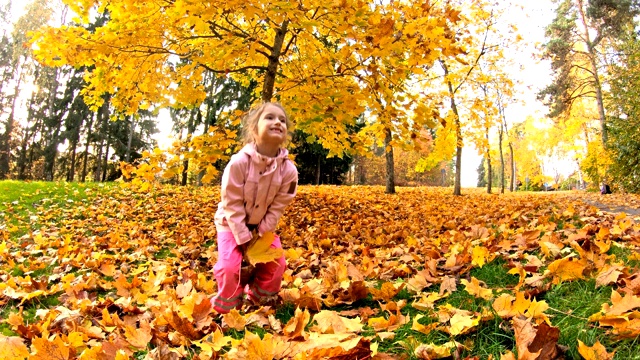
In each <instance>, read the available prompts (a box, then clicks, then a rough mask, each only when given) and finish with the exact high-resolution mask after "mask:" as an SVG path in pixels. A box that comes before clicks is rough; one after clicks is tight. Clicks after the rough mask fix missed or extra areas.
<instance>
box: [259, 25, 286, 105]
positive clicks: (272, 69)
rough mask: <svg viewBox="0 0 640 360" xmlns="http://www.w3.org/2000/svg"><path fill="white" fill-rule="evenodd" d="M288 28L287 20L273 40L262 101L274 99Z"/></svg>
mask: <svg viewBox="0 0 640 360" xmlns="http://www.w3.org/2000/svg"><path fill="white" fill-rule="evenodd" d="M288 27H289V21H288V20H285V21H284V22H283V23H282V26H281V27H280V28H279V29H277V30H276V36H275V39H274V40H273V51H272V52H271V54H270V56H269V64H268V65H267V72H266V74H265V76H264V85H263V87H262V101H271V98H272V97H273V90H274V87H275V83H276V75H277V74H278V65H279V64H280V54H281V52H282V45H283V44H284V38H285V36H286V35H287V32H288Z"/></svg>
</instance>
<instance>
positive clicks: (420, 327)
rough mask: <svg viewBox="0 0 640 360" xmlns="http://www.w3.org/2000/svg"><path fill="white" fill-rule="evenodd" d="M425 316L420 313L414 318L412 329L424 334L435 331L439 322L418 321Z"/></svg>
mask: <svg viewBox="0 0 640 360" xmlns="http://www.w3.org/2000/svg"><path fill="white" fill-rule="evenodd" d="M423 317H424V315H422V314H418V315H416V317H415V318H413V325H411V330H415V331H419V332H421V333H423V334H427V335H428V334H429V333H430V332H431V331H433V330H434V329H435V328H436V327H437V326H438V323H435V322H434V323H431V324H429V325H422V324H420V323H419V322H418V321H419V320H420V319H422V318H423Z"/></svg>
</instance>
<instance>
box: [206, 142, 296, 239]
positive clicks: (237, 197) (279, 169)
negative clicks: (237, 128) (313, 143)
mask: <svg viewBox="0 0 640 360" xmlns="http://www.w3.org/2000/svg"><path fill="white" fill-rule="evenodd" d="M288 154H289V153H288V151H287V150H286V149H280V151H279V152H278V156H276V157H275V158H270V157H266V156H262V155H260V154H259V153H258V152H257V151H256V146H255V144H248V145H245V146H244V147H243V148H242V150H240V151H239V152H238V153H237V154H234V155H233V156H232V157H231V161H229V164H227V167H226V168H225V169H224V173H223V175H222V189H221V191H220V203H219V204H218V211H217V212H216V215H215V223H216V229H217V231H218V232H221V231H231V232H232V233H233V236H234V237H235V239H236V242H237V243H238V245H241V244H244V243H246V242H248V241H249V240H251V232H250V230H249V228H248V227H247V225H248V224H251V225H258V232H259V233H260V234H264V233H266V232H269V231H274V230H275V229H276V226H277V225H278V220H279V219H280V216H282V213H283V212H284V209H285V208H286V207H287V205H289V204H290V203H291V201H292V200H293V198H294V196H295V195H296V190H297V185H298V170H297V169H296V166H295V165H294V164H293V162H291V161H290V160H289V158H288Z"/></svg>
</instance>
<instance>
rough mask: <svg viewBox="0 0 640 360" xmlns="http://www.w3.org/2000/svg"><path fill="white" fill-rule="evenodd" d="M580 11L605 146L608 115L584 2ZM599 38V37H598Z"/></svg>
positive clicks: (579, 8) (579, 2) (579, 0)
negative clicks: (605, 109)
mask: <svg viewBox="0 0 640 360" xmlns="http://www.w3.org/2000/svg"><path fill="white" fill-rule="evenodd" d="M578 10H579V11H580V18H581V19H580V20H581V22H582V26H583V27H584V33H583V34H582V36H584V42H585V43H586V45H587V51H588V53H589V56H588V57H589V63H590V65H591V72H592V73H593V87H594V88H595V90H596V103H597V105H598V117H599V120H600V129H601V131H602V143H603V144H604V145H606V144H607V138H608V135H607V124H606V120H607V119H606V115H605V111H604V101H603V97H602V85H601V84H600V77H599V75H598V64H597V63H596V56H597V55H598V54H597V51H596V49H595V46H596V45H597V44H594V43H592V42H591V38H590V36H589V26H588V25H587V15H586V14H585V13H584V7H583V1H582V0H578ZM596 38H597V37H596Z"/></svg>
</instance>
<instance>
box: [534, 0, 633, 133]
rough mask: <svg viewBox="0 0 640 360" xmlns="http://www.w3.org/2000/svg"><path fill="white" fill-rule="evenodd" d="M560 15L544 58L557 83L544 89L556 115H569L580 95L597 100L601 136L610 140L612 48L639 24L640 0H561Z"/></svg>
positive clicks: (550, 28) (551, 29) (548, 34)
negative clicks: (607, 94) (607, 82)
mask: <svg viewBox="0 0 640 360" xmlns="http://www.w3.org/2000/svg"><path fill="white" fill-rule="evenodd" d="M555 3H557V4H558V6H557V8H556V17H555V19H554V20H553V21H552V23H551V24H550V25H549V26H548V27H547V29H546V37H547V39H548V41H547V43H546V44H545V45H544V47H545V53H544V55H543V58H546V59H549V60H551V67H552V70H553V72H554V79H553V82H552V83H551V84H550V85H548V86H547V87H546V88H545V89H543V90H542V91H541V92H540V93H539V95H538V96H539V98H540V99H543V100H544V101H545V103H546V104H547V105H549V106H550V112H549V115H550V116H551V117H552V118H558V117H561V116H566V115H567V114H568V112H569V111H570V109H571V107H572V105H573V104H574V103H575V101H576V100H577V99H580V98H589V99H592V100H595V102H596V105H597V109H598V119H599V121H600V131H601V139H602V142H603V143H606V142H607V130H606V120H607V119H606V111H605V110H606V109H605V103H604V95H603V88H604V84H603V80H604V77H605V75H606V68H605V66H606V64H607V60H608V59H607V52H608V51H609V50H610V49H611V46H612V45H613V44H614V43H615V42H616V41H617V40H618V38H619V37H620V35H621V34H623V33H624V31H625V29H626V28H628V27H629V26H630V25H631V24H633V18H634V17H635V16H636V15H637V14H638V13H639V11H640V7H639V4H638V2H637V1H635V0H591V1H589V0H556V1H555Z"/></svg>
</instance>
